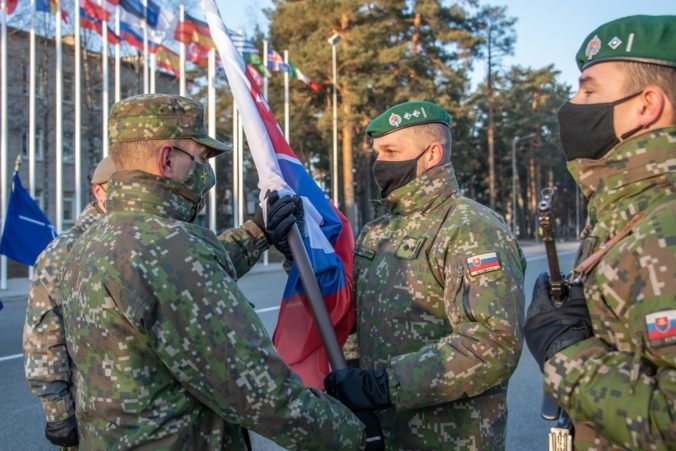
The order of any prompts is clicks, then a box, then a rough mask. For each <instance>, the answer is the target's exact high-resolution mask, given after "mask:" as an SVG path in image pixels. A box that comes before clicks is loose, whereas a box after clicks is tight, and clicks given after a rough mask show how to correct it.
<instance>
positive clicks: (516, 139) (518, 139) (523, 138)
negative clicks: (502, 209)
mask: <svg viewBox="0 0 676 451" xmlns="http://www.w3.org/2000/svg"><path fill="white" fill-rule="evenodd" d="M536 136H537V133H530V134H528V135H526V136H521V137H519V136H515V137H514V139H513V140H512V232H514V237H515V238H517V236H516V146H517V145H518V144H519V143H520V142H523V141H528V140H529V139H533V138H535V137H536Z"/></svg>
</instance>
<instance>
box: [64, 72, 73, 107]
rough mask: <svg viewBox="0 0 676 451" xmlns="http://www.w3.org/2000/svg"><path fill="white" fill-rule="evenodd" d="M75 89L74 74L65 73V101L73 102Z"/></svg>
mask: <svg viewBox="0 0 676 451" xmlns="http://www.w3.org/2000/svg"><path fill="white" fill-rule="evenodd" d="M74 95H75V89H74V87H73V76H72V75H70V74H64V75H63V101H64V102H66V103H73V96H74Z"/></svg>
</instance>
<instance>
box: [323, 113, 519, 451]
mask: <svg viewBox="0 0 676 451" xmlns="http://www.w3.org/2000/svg"><path fill="white" fill-rule="evenodd" d="M449 123H450V117H449V116H448V114H447V113H446V112H445V111H444V110H443V109H442V108H441V107H439V106H438V105H435V104H432V103H429V102H408V103H404V104H400V105H397V106H394V107H392V108H390V109H389V110H387V111H385V112H384V113H383V114H382V115H381V116H379V117H377V118H376V119H374V120H373V121H372V122H371V123H370V124H369V126H368V128H367V132H368V133H369V135H370V136H372V137H374V138H375V140H374V148H375V150H376V152H378V159H377V161H376V162H375V164H374V167H373V173H374V176H375V178H376V181H377V183H378V185H379V186H380V188H381V190H382V192H381V197H382V198H383V203H384V204H385V206H386V207H387V208H388V210H389V211H388V213H387V214H385V215H384V216H382V217H380V218H378V219H376V220H374V221H372V222H370V223H369V224H367V225H366V226H365V227H364V229H363V230H362V232H361V234H360V235H359V237H358V239H357V244H356V247H355V264H354V284H355V291H354V299H355V303H356V313H357V336H358V350H359V354H360V359H359V366H360V368H361V369H357V368H348V369H345V370H339V371H336V372H334V373H331V374H330V375H329V376H328V377H327V380H326V386H327V390H328V392H329V393H332V394H335V396H336V397H338V399H340V400H341V401H343V402H345V403H346V404H347V405H348V406H350V407H351V408H353V409H355V410H361V409H375V410H376V411H377V412H378V417H379V419H380V421H381V425H382V428H383V432H384V434H385V443H386V449H402V450H403V449H406V450H423V449H453V450H491V449H504V446H505V434H506V425H507V406H506V393H507V383H508V379H509V377H510V375H511V374H512V372H513V371H514V369H515V368H516V365H517V362H518V360H519V356H520V355H521V349H522V341H521V336H522V335H521V326H522V321H523V309H524V294H523V273H524V269H525V265H526V262H525V259H524V258H523V255H522V253H521V250H520V248H519V245H518V244H517V242H516V240H515V238H514V236H513V235H512V233H511V232H510V230H509V228H508V227H507V226H506V224H505V223H504V221H503V220H502V219H501V218H500V217H499V216H498V215H497V214H496V213H495V212H493V211H492V210H490V209H488V208H486V207H484V206H482V205H480V204H478V203H476V202H474V201H472V200H470V199H467V198H466V197H463V196H462V195H461V194H460V192H459V190H458V183H457V181H456V178H455V175H454V172H453V166H452V165H451V163H450V150H451V135H450V129H449ZM379 409H381V410H379Z"/></svg>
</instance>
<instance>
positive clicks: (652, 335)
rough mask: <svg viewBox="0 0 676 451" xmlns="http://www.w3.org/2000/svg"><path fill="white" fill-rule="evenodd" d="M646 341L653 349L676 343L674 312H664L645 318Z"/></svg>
mask: <svg viewBox="0 0 676 451" xmlns="http://www.w3.org/2000/svg"><path fill="white" fill-rule="evenodd" d="M645 324H646V330H647V332H648V340H649V341H650V345H651V346H652V347H653V348H659V347H662V346H668V345H672V344H675V343H676V310H665V311H661V312H655V313H650V314H648V315H646V316H645Z"/></svg>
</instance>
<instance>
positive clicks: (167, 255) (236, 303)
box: [63, 171, 363, 449]
mask: <svg viewBox="0 0 676 451" xmlns="http://www.w3.org/2000/svg"><path fill="white" fill-rule="evenodd" d="M189 199H191V194H190V191H188V190H187V189H186V187H185V186H184V185H183V184H181V183H178V182H175V181H171V180H168V179H166V178H163V177H160V176H155V175H151V174H148V173H145V172H142V171H119V172H117V173H116V174H115V175H114V176H113V178H112V179H111V181H110V189H109V192H108V202H107V204H106V205H107V208H108V214H107V215H106V216H105V217H104V218H103V219H102V220H101V221H99V222H98V223H97V224H96V225H94V226H93V227H92V228H91V229H90V230H89V231H88V233H86V234H85V235H83V237H82V238H81V239H80V240H79V241H78V243H77V244H76V245H75V247H74V249H73V250H74V252H72V253H71V257H70V258H69V260H68V262H67V269H66V272H65V275H64V283H63V294H64V319H65V323H66V332H67V333H66V336H67V340H68V348H69V351H70V353H71V356H72V358H73V361H74V362H75V364H76V365H77V381H76V385H77V387H78V393H77V394H78V396H77V416H78V423H79V425H80V432H81V436H80V443H81V444H82V445H83V446H84V447H86V448H91V449H112V448H117V449H128V448H132V447H139V448H143V449H169V448H171V449H244V447H245V445H244V440H243V436H242V429H241V427H246V428H248V429H252V430H255V431H256V432H258V433H260V434H262V435H264V436H267V437H269V438H271V439H272V440H275V441H276V442H278V443H279V444H281V445H283V446H286V447H291V448H298V449H322V448H324V449H356V448H358V447H359V446H360V445H361V443H362V441H363V437H362V436H363V425H362V424H361V423H360V422H359V420H358V419H357V418H356V417H355V416H354V415H352V413H351V412H350V411H349V410H348V409H347V408H345V407H344V406H343V405H342V404H340V403H338V402H337V401H335V400H333V399H332V398H330V397H328V396H326V395H324V394H322V393H320V392H318V391H316V390H313V389H309V388H305V387H304V386H303V384H302V382H301V380H300V378H298V376H296V375H295V374H294V373H292V372H291V370H290V369H289V367H288V366H287V365H286V364H285V363H284V362H283V361H282V359H281V358H280V357H279V355H278V353H277V352H276V350H275V349H274V348H273V346H272V342H271V340H270V338H269V336H268V334H267V332H266V330H265V328H264V327H263V325H262V323H261V321H260V319H259V318H258V316H257V315H256V313H255V312H254V311H253V309H252V308H251V307H250V306H249V304H248V302H247V300H246V299H245V297H244V295H243V294H242V293H241V292H240V290H239V289H238V287H237V285H236V283H235V278H236V277H237V275H238V274H237V273H238V272H239V271H241V270H243V269H246V268H245V267H246V265H247V264H248V263H247V260H246V259H242V260H241V261H240V263H239V265H240V268H239V269H236V268H235V265H234V264H233V262H232V261H231V259H230V258H229V257H228V254H227V253H226V250H225V249H224V246H223V245H222V244H221V243H220V242H219V241H218V240H217V239H216V237H215V236H214V235H213V233H212V232H210V231H209V230H208V229H205V228H203V227H200V226H197V225H195V224H191V223H188V222H186V221H187V220H189V219H190V218H192V217H193V209H194V203H193V202H192V201H191V200H189Z"/></svg>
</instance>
